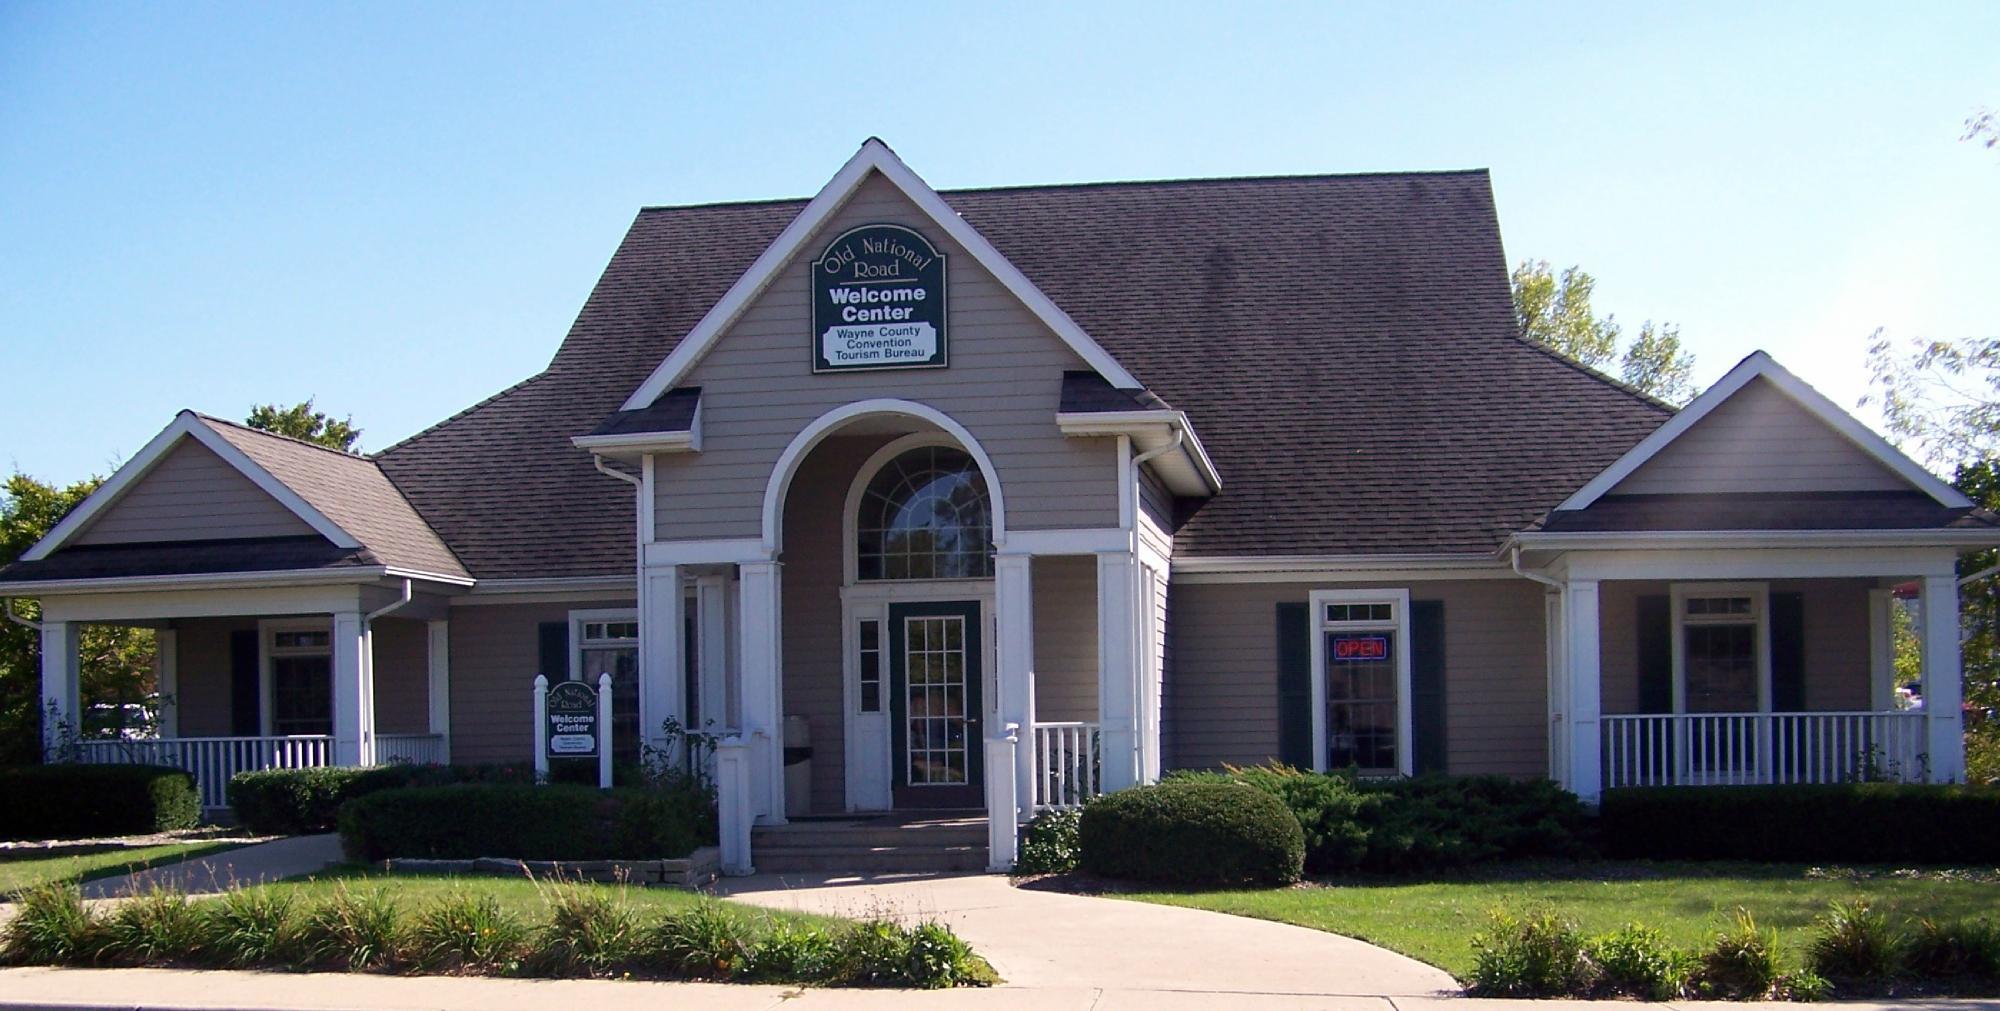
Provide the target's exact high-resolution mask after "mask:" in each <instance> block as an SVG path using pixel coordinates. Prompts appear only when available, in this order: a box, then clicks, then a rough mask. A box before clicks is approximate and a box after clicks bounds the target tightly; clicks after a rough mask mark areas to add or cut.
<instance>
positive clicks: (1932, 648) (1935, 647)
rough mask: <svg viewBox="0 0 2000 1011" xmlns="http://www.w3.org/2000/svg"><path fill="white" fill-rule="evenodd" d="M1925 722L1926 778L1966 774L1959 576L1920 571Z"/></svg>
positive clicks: (1938, 779) (1953, 780)
mask: <svg viewBox="0 0 2000 1011" xmlns="http://www.w3.org/2000/svg"><path fill="white" fill-rule="evenodd" d="M1923 593H1924V613H1923V622H1924V630H1923V651H1924V722H1925V724H1926V725H1927V727H1928V729H1929V731H1930V732H1929V735H1928V736H1929V738H1930V748H1929V750H1930V761H1929V769H1930V780H1931V782H1933V783H1956V782H1959V781H1961V780H1963V779H1964V778H1965V726H1964V722H1965V713H1964V709H1963V704H1964V698H1965V681H1964V675H1963V672H1962V671H1961V670H1960V668H1959V664H1960V662H1961V661H1960V658H1959V648H1960V644H1959V640H1958V577H1956V576H1953V575H1944V576H1925V577H1924V589H1923Z"/></svg>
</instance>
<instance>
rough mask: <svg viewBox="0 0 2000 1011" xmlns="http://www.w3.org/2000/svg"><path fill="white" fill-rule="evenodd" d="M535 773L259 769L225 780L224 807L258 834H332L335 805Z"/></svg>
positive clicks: (483, 768)
mask: <svg viewBox="0 0 2000 1011" xmlns="http://www.w3.org/2000/svg"><path fill="white" fill-rule="evenodd" d="M532 782H534V770H533V769H530V768H525V767H520V766H501V765H380V766H375V767H373V768H366V769H357V768H314V769H262V770H258V771H256V772H239V773H237V774H236V775H235V776H233V777H231V778H230V780H229V806H230V807H231V808H232V809H233V810H235V812H236V820H237V822H238V823H239V824H241V825H242V826H243V827H244V828H246V829H249V830H250V831H252V832H255V833H257V834H258V835H301V834H304V833H308V832H331V831H333V830H334V828H335V827H336V825H337V824H338V818H339V814H340V805H342V804H344V803H346V802H347V801H349V800H352V799H353V798H355V797H363V796H367V795H368V794H371V793H376V792H379V791H382V790H395V789H400V788H402V787H408V786H445V785H449V784H452V783H532Z"/></svg>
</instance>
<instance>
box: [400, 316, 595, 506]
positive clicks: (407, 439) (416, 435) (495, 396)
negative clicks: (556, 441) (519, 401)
mask: <svg viewBox="0 0 2000 1011" xmlns="http://www.w3.org/2000/svg"><path fill="white" fill-rule="evenodd" d="M563 340H564V342H567V341H568V340H569V338H568V337H564V338H563ZM557 350H558V351H560V350H561V347H560V345H558V347H557ZM548 374H549V370H548V369H543V370H542V371H540V372H537V373H535V374H534V375H532V376H529V377H528V378H526V379H523V380H521V381H520V382H517V383H515V384H514V385H512V386H509V387H507V388H505V389H502V390H500V391H499V392H497V393H491V394H488V395H487V396H486V397H485V398H484V399H482V400H479V401H477V402H475V403H473V404H471V405H469V406H467V407H465V408H463V409H461V410H459V411H457V412H455V413H453V414H451V415H449V416H447V417H445V418H444V419H442V420H440V421H437V422H434V423H432V424H430V425H427V426H425V427H423V428H421V429H418V430H417V431H415V432H412V433H410V434H409V435H406V436H404V437H402V438H401V439H398V440H396V441H395V442H392V443H390V444H389V445H387V446H384V447H382V448H381V449H379V450H377V451H375V452H374V453H371V454H369V458H370V459H374V460H380V459H382V458H383V457H385V456H388V455H389V454H390V453H394V452H396V451H397V450H399V449H402V448H403V447H405V446H408V445H409V444H410V443H413V442H415V441H417V440H418V439H421V438H423V437H424V436H426V435H429V434H431V433H432V432H435V431H437V430H438V429H440V428H443V427H444V426H446V425H449V424H451V423H452V422H454V421H457V420H458V419H460V418H463V417H465V416H466V415H468V414H471V413H472V412H474V411H477V410H479V409H480V408H482V407H485V406H486V405H488V404H491V403H493V402H494V401H496V400H499V399H500V398H501V397H504V396H507V395H508V394H510V393H513V392H515V391H516V390H519V389H521V388H522V387H525V386H527V385H528V384H530V383H532V382H534V381H535V380H537V379H542V378H544V377H546V376H547V375H548ZM383 473H385V474H386V473H388V471H383Z"/></svg>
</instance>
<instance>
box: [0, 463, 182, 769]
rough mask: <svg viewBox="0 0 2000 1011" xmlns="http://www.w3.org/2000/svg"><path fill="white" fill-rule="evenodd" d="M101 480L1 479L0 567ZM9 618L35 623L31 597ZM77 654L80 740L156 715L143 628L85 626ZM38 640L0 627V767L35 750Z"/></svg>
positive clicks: (149, 647)
mask: <svg viewBox="0 0 2000 1011" xmlns="http://www.w3.org/2000/svg"><path fill="white" fill-rule="evenodd" d="M100 483H102V479H101V478H95V477H92V478H88V479H85V480H82V481H78V482H76V483H75V484H72V485H70V486H68V487H66V488H58V487H56V486H54V485H51V484H46V483H43V482H41V481H37V480H35V479H34V478H32V477H29V476H28V475H26V474H15V475H14V476H12V477H10V478H8V479H7V483H6V488H5V495H4V496H0V564H5V563H7V562H11V561H13V560H15V559H16V558H19V557H20V556H21V555H22V554H23V553H24V552H26V551H27V550H28V549H29V548H30V547H33V546H34V544H35V542H36V541H39V540H41V539H42V536H43V535H44V534H47V533H48V532H49V530H50V528H52V527H54V526H55V525H56V523H58V522H59V521H61V519H62V518H63V516H64V515H66V514H67V513H68V512H69V511H70V510H71V509H73V508H75V507H76V504H77V503H79V502H82V501H83V500H84V498H85V497H86V496H88V495H89V494H90V493H91V492H93V491H95V490H97V486H98V485H99V484H100ZM13 607H14V613H16V614H18V615H20V616H22V617H25V618H28V619H30V620H35V619H38V618H39V617H40V615H41V610H40V607H39V606H38V605H37V603H36V602H35V601H32V600H17V601H14V602H13ZM78 638H79V639H80V646H79V649H78V652H79V659H80V661H81V664H80V666H81V668H82V679H81V680H82V696H83V705H84V719H83V726H82V727H81V728H80V732H81V733H82V734H83V735H84V736H86V737H89V736H104V735H111V736H116V735H117V733H118V732H119V731H120V730H121V729H123V728H125V727H129V726H134V725H150V723H151V721H152V720H153V719H155V718H157V715H158V711H157V705H158V700H157V698H155V697H153V695H152V692H153V690H154V685H153V633H152V630H151V629H143V628H123V627H118V626H112V625H86V626H84V628H83V631H82V633H81V635H80V636H79V637H78ZM41 663H42V660H41V642H40V638H39V637H38V636H37V635H36V634H35V632H34V630H32V629H29V628H26V627H24V626H22V625H20V624H18V623H16V622H12V621H6V622H0V764H12V763H20V762H32V761H35V760H37V759H38V758H39V757H40V752H41V740H42V734H41V720H42V712H41V679H42V673H41Z"/></svg>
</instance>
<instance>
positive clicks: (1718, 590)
mask: <svg viewBox="0 0 2000 1011" xmlns="http://www.w3.org/2000/svg"><path fill="white" fill-rule="evenodd" d="M1674 591H1675V593H1674V596H1675V606H1676V608H1677V609H1678V613H1677V615H1676V617H1677V618H1678V621H1679V625H1680V629H1679V636H1678V640H1679V641H1678V643H1677V645H1678V646H1679V649H1680V668H1681V711H1682V712H1687V713H1754V712H1757V711H1758V710H1760V709H1762V708H1763V706H1764V701H1763V700H1764V692H1765V687H1764V679H1765V672H1766V666H1767V665H1766V663H1765V659H1764V630H1763V622H1764V613H1765V610H1766V608H1765V594H1764V593H1763V591H1762V588H1761V587H1747V586H1720V587H1703V586H1677V587H1675V588H1674Z"/></svg>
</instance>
